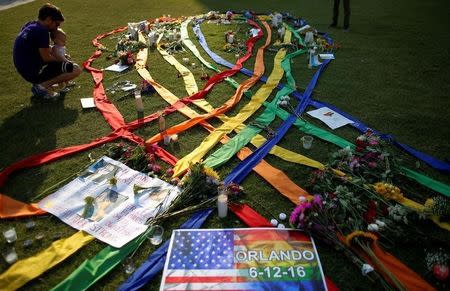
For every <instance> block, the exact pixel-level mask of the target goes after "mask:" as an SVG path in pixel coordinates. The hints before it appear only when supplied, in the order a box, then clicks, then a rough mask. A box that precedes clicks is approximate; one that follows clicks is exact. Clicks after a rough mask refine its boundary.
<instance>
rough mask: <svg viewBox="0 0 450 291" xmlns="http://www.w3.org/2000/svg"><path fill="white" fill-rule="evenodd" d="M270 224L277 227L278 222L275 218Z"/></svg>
mask: <svg viewBox="0 0 450 291" xmlns="http://www.w3.org/2000/svg"><path fill="white" fill-rule="evenodd" d="M270 223H271V224H272V225H273V226H277V225H278V220H276V219H275V218H273V219H271V220H270Z"/></svg>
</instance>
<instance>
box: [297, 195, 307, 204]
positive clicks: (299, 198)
mask: <svg viewBox="0 0 450 291" xmlns="http://www.w3.org/2000/svg"><path fill="white" fill-rule="evenodd" d="M298 200H300V202H301V203H303V202H306V198H305V197H304V196H299V197H298Z"/></svg>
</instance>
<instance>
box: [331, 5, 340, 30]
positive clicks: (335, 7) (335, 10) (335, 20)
mask: <svg viewBox="0 0 450 291" xmlns="http://www.w3.org/2000/svg"><path fill="white" fill-rule="evenodd" d="M339 3H340V0H334V4H333V22H331V24H330V27H336V26H337V23H338V18H339Z"/></svg>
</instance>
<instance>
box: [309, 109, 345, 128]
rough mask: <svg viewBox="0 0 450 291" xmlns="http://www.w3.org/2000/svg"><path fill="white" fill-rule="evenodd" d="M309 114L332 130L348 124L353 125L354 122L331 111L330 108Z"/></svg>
mask: <svg viewBox="0 0 450 291" xmlns="http://www.w3.org/2000/svg"><path fill="white" fill-rule="evenodd" d="M307 113H308V114H309V115H311V116H312V117H315V118H317V119H320V120H321V121H323V122H324V123H325V124H326V125H328V126H329V127H330V128H331V129H336V128H339V127H341V126H344V125H346V124H350V123H353V121H351V120H350V119H348V118H346V117H344V116H342V115H341V114H339V113H337V112H336V111H333V110H331V109H330V108H328V107H322V108H319V109H316V110H312V111H308V112H307Z"/></svg>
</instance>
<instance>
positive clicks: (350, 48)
mask: <svg viewBox="0 0 450 291" xmlns="http://www.w3.org/2000/svg"><path fill="white" fill-rule="evenodd" d="M330 2H331V1H324V0H319V1H297V2H295V3H293V2H292V1H246V2H238V1H211V0H209V1H192V0H187V1H175V0H170V1H136V0H129V1H123V3H122V2H113V1H104V0H98V1H79V0H73V1H56V2H54V3H53V4H55V5H57V6H59V7H60V8H61V9H62V10H63V13H64V15H65V17H66V22H65V23H64V24H63V26H62V28H63V29H64V30H65V31H66V32H67V34H68V45H67V47H68V51H69V53H70V54H71V56H72V58H73V59H74V60H75V61H76V62H77V63H79V64H81V63H82V62H83V61H84V60H86V59H87V58H88V57H89V56H90V55H91V54H92V53H93V52H94V48H93V47H92V45H91V40H92V39H93V38H94V37H95V36H96V35H98V34H100V33H103V32H107V31H110V30H112V29H114V28H117V27H121V26H124V25H126V24H127V22H136V21H140V20H144V19H149V18H155V17H159V16H162V15H163V14H171V15H172V16H182V15H186V16H188V15H195V14H200V13H204V12H207V11H210V10H221V11H225V10H228V9H232V10H238V11H242V10H245V9H252V10H254V11H257V12H261V13H270V12H272V11H281V12H290V13H291V14H293V15H296V16H301V17H303V18H304V19H306V20H307V21H308V22H309V23H310V24H311V25H312V26H314V27H315V28H317V29H318V30H320V31H327V32H329V33H330V35H331V36H332V38H333V39H334V41H335V42H337V43H339V44H340V45H341V47H342V48H341V49H340V50H339V51H338V52H337V53H336V57H337V59H336V60H334V61H333V62H332V63H331V64H330V65H329V66H328V68H327V69H326V71H325V72H324V73H323V75H322V76H321V78H320V81H319V83H318V85H317V87H316V90H315V91H314V94H313V98H315V99H318V100H321V101H325V102H328V103H331V104H333V105H335V106H337V107H338V108H340V109H342V110H343V111H345V112H348V113H350V114H351V115H353V116H354V117H356V118H358V119H360V120H361V121H363V122H364V123H365V124H366V125H368V126H370V127H373V128H375V129H377V130H379V131H381V132H383V133H390V134H392V135H394V136H395V137H396V138H397V140H398V141H401V142H403V143H406V144H408V145H410V146H412V147H414V148H416V149H418V150H420V151H422V152H425V153H427V154H429V155H432V156H434V157H436V158H438V159H441V160H444V159H446V158H450V143H449V141H450V126H449V125H450V124H449V122H450V114H449V113H450V111H449V108H450V101H449V100H450V99H449V98H448V93H447V92H449V91H450V56H449V54H450V50H449V48H448V47H449V45H450V36H449V34H448V32H447V28H448V27H450V19H449V18H448V16H447V14H448V4H447V1H444V0H436V1H419V0H409V1H406V0H399V1H387V0H381V1H368V0H362V1H352V6H351V8H352V15H351V24H350V29H351V31H350V32H343V30H342V29H329V28H328V24H330V22H331V8H332V7H331V3H330ZM43 3H45V1H36V2H32V3H28V4H25V5H22V6H17V7H14V8H12V9H9V10H5V11H0V25H1V27H2V29H1V30H0V40H1V41H0V50H1V51H3V52H4V54H3V58H1V59H0V67H1V71H0V72H1V73H0V76H1V78H0V88H1V93H0V100H1V104H0V149H1V154H0V169H3V168H5V167H7V166H8V165H10V164H12V163H13V162H16V161H18V160H21V159H23V158H25V157H27V156H30V155H32V154H37V153H41V152H44V151H48V150H52V149H55V148H62V147H66V146H70V145H77V144H84V143H88V142H89V141H91V140H93V139H95V138H98V137H102V136H104V135H106V134H108V133H109V132H110V128H109V126H108V124H107V123H106V122H105V121H104V119H103V117H102V115H101V114H100V113H99V112H97V111H93V110H91V111H84V110H82V109H81V106H80V101H79V99H80V98H83V97H90V96H91V95H92V87H93V82H92V78H91V76H90V74H88V73H86V72H83V73H82V74H81V76H80V77H79V78H78V79H77V80H76V82H77V86H76V88H75V89H74V90H73V91H71V92H69V93H68V94H67V95H66V97H65V100H64V101H63V102H54V103H42V102H37V103H32V102H31V99H30V97H31V91H30V88H31V85H30V84H28V83H26V82H25V81H24V80H22V79H21V77H20V76H19V75H18V73H17V72H16V71H15V68H14V66H13V62H12V46H13V43H14V39H15V37H16V35H17V33H18V32H19V30H20V27H21V26H22V25H23V24H24V23H26V22H27V21H29V20H32V19H35V18H37V10H38V9H39V7H40V6H41V5H42V4H43ZM341 25H342V19H341ZM226 29H228V28H227V27H221V26H216V25H208V24H205V25H204V26H202V30H203V32H204V34H205V37H206V38H207V40H208V43H209V45H210V47H211V49H213V51H215V52H216V53H218V54H220V55H221V56H223V57H224V58H225V59H227V60H229V61H234V55H233V54H227V53H224V52H223V51H221V50H220V48H221V47H222V45H223V32H224V31H225V30H226ZM190 33H191V35H192V32H190ZM116 41H117V39H115V38H107V39H105V40H104V41H102V42H103V44H105V45H106V46H107V48H109V49H113V48H114V45H115V42H116ZM194 43H196V44H198V43H197V42H195V41H194ZM262 44H263V40H260V41H259V42H258V43H257V46H256V47H259V46H261V45H262ZM199 50H200V51H201V53H202V55H203V56H204V57H205V58H206V59H208V60H209V58H207V56H206V54H205V53H204V52H203V51H202V50H201V49H200V48H199ZM186 54H187V53H186ZM105 56H106V54H105V55H104V56H103V57H102V58H101V59H99V60H98V61H96V62H94V64H93V66H94V67H96V68H101V67H106V66H107V65H109V64H110V63H111V62H110V61H109V62H108V61H107V60H106V59H105ZM273 56H274V54H273V53H266V55H265V64H266V75H268V73H269V72H270V71H271V69H272V67H273ZM176 57H177V59H179V60H180V59H181V58H182V57H183V54H179V55H176ZM253 62H254V57H252V58H251V59H250V60H249V61H248V62H247V63H246V64H245V67H247V68H253ZM197 63H198V62H197ZM148 67H149V71H150V73H152V75H154V78H155V79H156V80H157V81H159V82H160V83H161V84H162V85H163V86H166V87H167V88H168V89H169V90H171V91H172V92H173V93H174V94H175V95H177V96H179V97H184V96H185V95H186V94H185V90H184V86H183V85H182V82H181V81H180V79H178V78H177V75H176V71H175V69H173V68H172V67H171V66H169V65H167V63H165V61H164V60H163V58H162V57H161V56H160V55H159V54H158V53H156V52H155V53H153V54H150V56H149V61H148ZM292 67H293V72H294V78H295V79H296V81H297V83H298V84H299V86H300V88H302V89H304V88H305V87H306V84H307V82H308V81H309V79H310V78H311V76H312V72H311V71H310V70H308V69H307V67H306V57H305V56H301V57H298V58H296V59H295V61H294V63H293V65H292ZM200 74H201V70H199V69H198V70H196V71H195V72H194V75H195V76H196V80H197V82H198V84H199V87H201V86H202V85H203V84H204V81H201V80H200ZM211 74H212V72H210V75H211ZM115 76H116V74H114V73H109V72H106V73H105V81H104V85H105V87H108V86H111V85H112V84H113V83H114V82H117V81H119V80H130V81H133V82H138V81H139V80H140V77H139V76H138V74H137V72H136V71H132V72H130V73H126V74H124V75H123V76H120V77H119V78H116V77H115ZM235 79H236V80H237V81H238V82H242V81H243V80H245V79H246V77H245V76H243V75H240V74H237V75H236V77H235ZM282 81H283V82H285V79H283V80H282ZM260 86H261V84H257V85H256V86H255V87H254V88H252V92H256V90H257V89H258V88H259V87H260ZM233 92H234V89H232V88H231V87H230V86H229V85H227V84H226V83H222V84H219V85H217V86H216V87H215V88H214V90H213V91H212V92H211V93H210V94H209V95H208V101H210V102H211V104H212V105H213V106H218V105H220V104H221V102H223V100H226V99H227V98H228V96H231V95H232V94H233ZM273 96H274V94H272V96H271V97H273ZM108 97H109V98H110V100H111V101H112V102H113V103H114V104H115V105H116V106H117V108H118V109H119V110H120V112H121V113H122V114H123V116H124V118H125V120H126V121H131V120H133V119H134V118H135V117H136V116H135V115H136V112H135V109H134V100H132V99H130V98H128V99H124V100H120V98H119V97H120V96H119V95H118V94H117V95H113V96H108ZM247 100H248V99H245V98H243V99H242V101H241V103H240V104H238V106H237V107H236V108H234V109H232V110H231V111H229V112H228V113H227V115H229V116H232V115H234V114H236V113H237V112H238V111H239V109H240V108H241V107H242V106H243V105H244V104H245V103H246V102H247ZM144 102H145V103H144V107H145V110H146V111H145V113H146V114H149V113H151V112H154V111H156V110H158V109H159V108H162V107H163V106H165V102H164V101H162V99H160V98H159V97H158V96H157V95H156V94H155V95H153V96H152V97H151V98H145V99H144ZM258 113H260V111H258V112H257V114H255V116H257V115H258ZM185 119H186V118H185V117H184V116H182V115H181V114H178V113H174V114H172V115H170V116H169V117H168V118H167V122H168V125H174V124H177V123H179V122H181V121H183V120H185ZM251 120H252V119H250V120H249V121H251ZM311 122H313V123H315V124H316V125H318V126H321V127H323V126H322V125H321V124H319V123H318V122H317V121H313V120H311ZM212 123H213V124H214V125H218V124H220V122H218V121H212ZM279 123H280V122H279V120H278V121H277V122H276V124H279ZM273 127H276V126H275V125H274V126H273ZM323 128H324V127H323ZM136 132H137V133H138V134H139V135H140V136H142V137H144V138H149V137H151V136H152V135H154V134H155V133H156V132H157V126H156V124H155V123H152V124H151V125H149V126H145V128H141V129H139V130H138V131H136ZM335 134H337V135H339V136H342V137H345V138H347V139H349V140H353V139H354V138H355V137H357V136H358V135H359V134H358V132H357V131H356V130H355V129H353V128H350V127H346V128H342V129H338V130H336V131H335ZM301 135H302V134H301V133H299V132H298V130H294V129H293V128H292V129H291V130H289V132H288V134H287V135H286V137H285V138H283V140H282V141H281V142H280V145H281V146H283V147H286V148H288V149H291V150H293V151H296V152H300V153H303V154H305V155H307V156H309V157H311V158H314V159H316V160H318V161H322V162H325V161H326V159H327V154H328V153H330V152H331V151H334V150H336V149H337V147H336V146H334V145H330V144H327V143H325V142H320V141H317V142H316V143H315V144H314V147H313V149H312V150H311V151H309V152H307V153H305V151H304V150H302V149H301V145H300V136H301ZM206 136H207V132H206V131H205V130H203V129H202V128H200V127H194V128H192V129H190V130H189V131H188V134H180V147H179V148H177V149H170V148H169V151H171V152H172V153H173V154H174V155H176V156H177V157H178V158H181V157H182V156H183V155H186V154H188V153H189V152H190V151H192V150H193V149H195V148H196V146H197V145H198V144H199V143H200V142H201V141H202V140H203V138H205V137H206ZM89 153H92V155H93V156H94V157H100V156H101V155H103V154H104V153H105V149H104V148H101V147H100V148H96V149H94V150H91V151H88V152H83V153H80V154H77V155H74V156H71V157H68V158H64V159H62V160H59V161H57V162H54V163H51V164H48V165H45V166H42V167H38V168H33V169H27V170H24V171H20V172H18V173H15V174H14V175H12V176H11V177H10V179H9V180H8V182H7V183H6V185H5V186H4V187H3V188H2V189H0V190H1V193H3V194H7V195H9V196H11V197H14V198H15V199H18V200H21V201H24V202H30V201H31V199H32V198H33V197H35V196H36V195H38V194H39V193H41V192H42V191H44V190H45V189H46V188H48V187H49V186H51V185H53V184H55V183H56V182H58V181H60V180H61V179H63V178H65V177H67V176H70V175H71V174H73V173H74V172H76V171H78V170H80V169H81V168H83V167H84V166H86V165H87V164H88V163H89V158H88V154H89ZM266 160H267V161H268V162H270V163H271V164H272V165H274V166H276V167H278V168H280V169H282V170H283V171H284V172H285V173H287V175H288V176H290V177H291V178H292V179H293V180H294V181H295V182H296V183H297V184H298V185H301V186H302V185H305V186H306V183H307V181H308V175H309V173H310V172H311V170H310V169H308V168H306V167H301V166H298V165H294V164H291V163H287V162H285V161H282V160H280V159H278V158H276V157H273V156H268V157H267V158H266ZM237 163H238V160H237V158H233V159H232V160H231V161H230V162H229V163H228V164H227V165H226V166H224V167H221V168H219V172H220V173H221V174H222V176H225V175H226V174H227V173H229V172H230V170H231V169H232V168H233V167H234V166H236V165H237ZM420 170H421V171H423V172H425V173H426V174H427V175H428V176H430V177H433V178H435V179H438V180H440V181H442V182H445V183H447V184H449V183H450V177H449V176H448V175H447V176H446V175H444V174H441V173H439V172H437V171H435V170H432V169H431V168H429V167H427V166H426V165H424V164H423V163H422V165H421V167H420ZM243 186H244V187H245V189H246V192H247V194H248V196H249V197H247V199H248V201H249V204H250V205H251V206H252V207H254V208H255V209H256V210H258V211H259V212H260V213H261V214H263V215H264V216H266V217H267V218H268V219H270V218H271V217H270V216H271V215H275V216H277V215H278V213H280V212H286V213H289V212H290V211H291V210H292V208H293V206H292V204H291V203H290V202H289V201H288V200H287V199H284V198H283V197H281V196H280V195H278V193H277V192H276V190H275V189H273V188H271V187H270V186H269V185H268V184H267V183H266V182H265V181H264V180H263V179H262V178H260V177H259V176H257V175H256V174H254V173H252V174H251V175H250V176H249V177H248V178H247V179H246V180H245V181H244V183H243ZM426 196H429V193H424V197H426ZM33 220H34V221H35V222H36V224H37V226H36V227H35V228H34V229H33V230H31V231H26V230H25V222H26V221H27V219H14V220H2V221H0V230H3V229H4V228H6V227H7V226H15V227H16V229H17V231H18V235H19V241H18V242H17V243H16V249H17V251H18V253H19V256H20V257H21V258H25V257H28V256H31V255H33V254H35V253H37V252H39V251H41V250H43V249H45V248H46V247H47V246H49V245H50V244H51V242H52V241H53V239H54V237H55V236H56V235H59V236H61V237H67V236H69V235H71V234H73V233H74V230H73V229H72V228H70V227H69V226H66V225H65V224H64V223H62V222H61V221H60V220H59V219H57V218H55V217H52V216H44V217H39V218H33ZM183 220H184V219H183V218H180V219H179V220H178V221H170V222H167V223H166V224H165V225H164V226H165V227H166V228H167V229H170V228H172V227H176V225H178V224H179V223H180V222H182V221H183ZM205 227H208V228H221V227H243V224H242V223H241V222H240V221H239V220H238V219H237V218H236V217H234V216H231V219H228V220H226V221H222V220H219V219H218V218H216V216H214V215H212V216H211V218H210V219H209V220H208V221H207V223H206V225H205ZM429 231H430V233H433V235H436V236H440V237H443V238H445V237H446V236H447V237H448V234H447V233H445V232H443V231H441V230H439V229H437V228H436V227H434V226H432V227H431V228H430V229H429ZM39 232H42V233H45V234H46V237H45V239H44V240H43V241H42V242H41V243H39V244H34V245H33V246H32V247H31V248H29V249H27V250H25V249H23V248H22V242H23V241H24V240H25V239H26V238H27V237H34V236H35V235H36V234H37V233H39ZM168 237H169V232H168V233H167V236H166V238H168ZM4 245H5V243H4V241H2V242H0V246H1V247H2V248H3V247H4ZM104 247H105V244H104V243H101V242H99V241H94V242H92V243H90V244H89V245H87V246H86V247H84V248H83V249H81V250H80V251H79V252H77V253H76V254H74V255H73V256H71V257H70V258H69V259H67V260H66V261H64V262H63V263H62V264H60V265H58V266H57V267H55V268H54V269H52V270H50V271H49V272H47V273H45V274H44V275H43V276H41V277H40V278H38V279H36V280H33V281H31V282H30V283H29V284H27V285H26V286H24V289H27V290H42V289H49V288H51V287H53V286H55V285H56V284H57V283H59V282H60V281H61V280H62V279H64V278H65V277H66V276H68V275H69V274H70V273H71V272H72V271H73V270H74V269H75V268H76V267H77V266H78V265H80V264H81V263H82V262H83V261H84V260H86V259H89V258H91V257H92V256H94V255H95V254H96V253H97V252H99V251H100V250H101V249H103V248H104ZM426 247H428V248H429V247H431V246H430V245H429V244H427V243H420V242H417V241H415V240H414V238H406V239H405V240H404V242H403V243H402V244H401V245H398V246H397V247H396V248H393V249H389V251H390V252H392V253H393V254H395V255H396V256H397V257H398V258H400V259H401V260H402V261H404V262H405V263H406V264H407V265H409V266H410V267H411V268H413V269H414V270H415V271H417V272H418V273H419V274H423V275H425V272H426V268H425V265H424V262H423V258H424V248H426ZM318 248H319V254H320V257H321V260H322V265H323V268H324V271H325V273H326V274H327V275H328V276H329V277H330V278H331V279H332V280H333V281H334V282H335V283H336V284H337V285H338V286H339V287H340V288H342V290H356V289H374V290H375V289H379V286H376V285H375V286H372V285H369V282H368V281H367V280H366V279H365V278H364V277H363V276H360V275H359V274H360V272H359V270H357V269H356V268H355V267H354V266H353V265H352V264H351V263H350V262H348V260H347V259H345V258H344V257H343V256H339V255H338V256H336V252H335V251H334V250H332V249H330V248H328V247H327V246H325V245H322V244H320V243H318ZM154 250H155V248H154V247H153V246H151V245H150V243H147V244H145V245H144V246H143V247H142V248H141V251H139V252H138V253H137V254H136V256H135V258H136V262H137V263H138V264H139V263H141V262H143V261H144V260H145V259H146V258H147V256H148V255H149V254H150V253H151V252H152V251H154ZM7 268H8V265H7V264H6V263H5V262H4V261H3V260H1V261H0V273H2V272H4V271H5V270H6V269H7ZM426 278H427V279H430V277H429V276H428V277H426ZM125 279H126V275H125V273H124V272H123V269H122V268H116V269H115V270H113V271H112V272H111V273H110V274H109V275H108V276H106V277H105V278H103V279H102V280H101V281H100V282H98V283H97V284H96V285H95V286H94V288H95V289H99V290H100V289H101V290H110V289H114V288H116V287H117V286H119V285H120V283H121V282H123V281H124V280H125ZM159 282H160V278H156V279H155V280H153V281H151V282H150V283H149V284H148V285H147V287H148V289H149V290H158V288H159ZM430 282H434V281H432V280H430Z"/></svg>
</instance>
